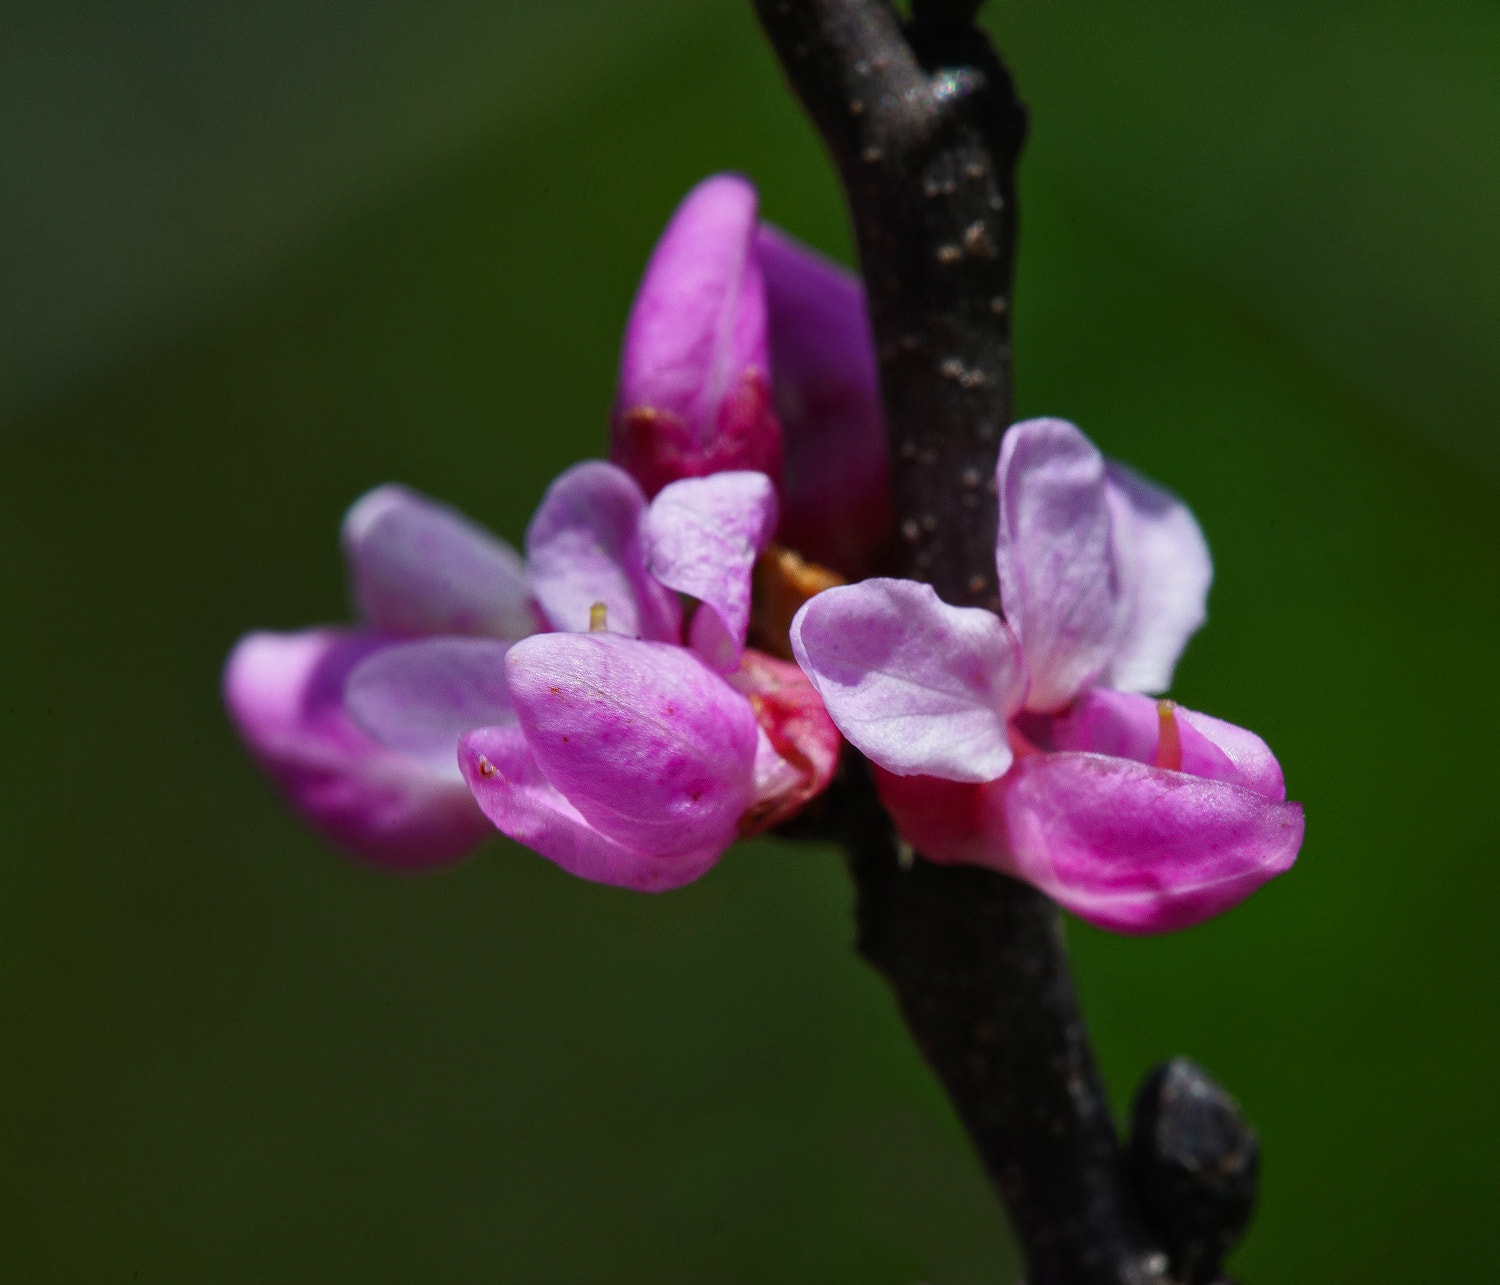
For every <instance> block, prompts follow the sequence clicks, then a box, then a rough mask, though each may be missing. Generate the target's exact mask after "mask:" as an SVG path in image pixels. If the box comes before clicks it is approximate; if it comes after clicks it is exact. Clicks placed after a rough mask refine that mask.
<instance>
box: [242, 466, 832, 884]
mask: <svg viewBox="0 0 1500 1285" xmlns="http://www.w3.org/2000/svg"><path fill="white" fill-rule="evenodd" d="M775 516H776V498H775V494H774V491H773V489H772V487H771V484H770V482H769V480H768V479H767V478H766V477H765V476H764V475H762V474H759V473H753V472H748V471H736V472H728V473H719V474H716V475H714V476H713V477H709V478H701V479H690V480H684V481H681V482H677V483H674V484H672V485H669V486H667V487H665V488H664V489H663V490H662V491H661V492H660V493H659V494H658V495H657V497H656V499H655V500H654V501H653V502H652V503H651V504H650V505H649V507H648V505H647V503H646V500H645V497H644V496H643V495H642V493H641V491H640V488H639V487H638V486H637V485H636V484H635V482H634V481H633V480H632V479H631V478H630V477H629V476H628V475H627V474H626V473H624V472H623V471H622V470H620V469H618V468H616V467H615V466H613V465H610V464H605V463H602V462H599V461H593V462H586V463H584V464H580V465H578V466H576V467H574V468H573V469H570V470H569V471H568V472H567V473H565V474H563V476H562V477H560V478H559V479H558V480H557V481H556V482H554V483H553V485H552V487H551V488H550V489H549V490H548V493H547V495H546V497H545V498H544V500H543V502H542V505H541V507H540V508H539V509H538V511H537V513H536V516H535V517H534V518H533V520H532V523H531V526H530V529H529V530H528V532H527V540H526V544H527V555H528V557H527V562H526V563H525V564H524V565H523V564H522V563H521V560H520V558H519V557H517V555H516V554H515V553H514V552H513V551H511V550H509V549H508V548H506V547H505V546H504V545H502V544H501V543H500V542H499V541H497V540H495V539H494V537H492V536H489V535H488V534H487V533H485V532H482V531H480V530H478V528H475V527H472V526H471V525H469V524H468V523H467V522H465V521H464V520H463V519H461V518H459V517H458V515H456V514H453V513H451V512H450V511H448V510H445V509H442V508H441V507H440V506H437V505H434V504H432V503H431V502H430V501H425V500H421V499H420V498H419V497H416V496H413V495H411V494H410V493H409V492H404V491H401V490H400V489H399V488H382V489H381V490H380V491H377V492H373V493H372V494H371V495H370V496H367V497H366V498H365V499H364V500H362V501H360V502H359V504H357V505H356V506H355V507H354V509H353V510H351V513H350V516H349V518H348V519H347V520H346V522H345V537H346V538H345V547H346V550H347V552H348V554H349V560H350V566H351V571H352V578H353V580H354V582H355V586H356V596H357V598H358V600H359V602H360V604H361V607H362V608H363V612H364V615H365V617H366V619H367V620H368V621H369V623H370V626H371V627H370V628H366V629H363V630H356V631H342V632H341V631H326V630H325V631H312V632H311V633H307V634H301V635H292V636H290V637H286V636H273V635H264V634H258V635H251V636H250V637H248V638H246V639H244V640H242V641H241V643H240V644H239V646H238V647H237V648H236V649H235V652H234V654H233V655H232V656H231V658H230V662H229V665H228V668H227V670H226V679H225V692H226V699H227V701H228V703H229V706H230V710H231V712H232V714H233V715H234V716H235V719H236V721H237V723H238V724H239V726H240V728H241V731H242V733H243V734H244V735H245V738H246V740H247V741H248V742H249V743H250V745H251V748H252V750H254V751H255V752H256V753H257V755H258V756H259V757H260V758H261V759H262V761H263V762H264V763H265V765H266V766H267V767H268V768H269V769H270V770H271V772H272V774H273V775H274V776H275V777H276V778H277V779H278V781H280V783H281V784H282V785H283V787H284V788H285V789H286V791H287V793H288V794H289V796H290V797H291V799H292V801H293V802H294V803H295V804H296V805H297V806H298V807H299V808H300V809H301V810H302V811H303V812H304V813H305V814H307V815H308V817H309V819H311V820H312V821H313V822H314V824H315V825H318V826H319V828H321V829H322V830H323V831H324V832H325V833H327V834H329V835H330V837H332V838H334V839H335V841H337V842H339V843H341V844H343V845H344V846H346V847H350V848H352V849H353V850H355V851H357V852H360V853H362V854H363V855H366V856H370V857H372V858H374V859H376V860H380V861H383V862H386V863H388V864H396V865H416V864H426V863H431V862H434V861H438V860H442V859H445V858H447V857H451V856H454V855H458V854H459V853H461V852H463V851H466V850H467V849H468V848H469V847H472V846H473V845H474V844H475V843H477V842H478V841H479V839H480V838H481V837H483V835H484V834H485V833H487V832H488V826H489V823H491V822H492V823H493V824H494V825H496V826H498V827H499V828H500V829H501V830H503V831H504V832H505V833H507V834H509V835H511V836H512V837H513V838H516V839H517V840H519V841H521V842H523V843H526V844H528V845H529V846H531V847H533V848H535V849H536V850H537V851H538V852H540V853H541V854H542V855H544V856H547V857H549V858H551V859H552V860H554V861H556V862H557V863H558V864H559V865H561V866H563V867H564V868H566V869H568V870H571V871H573V872H574V873H577V874H580V875H582V876H584V877H586V878H590V879H596V880H600V881H602V882H607V883H619V884H626V885H629V886H632V887H639V888H650V889H659V888H666V887H674V886H676V885H678V884H681V883H685V882H687V881H689V880H690V879H693V878H696V877H697V876H698V875H699V874H701V873H703V871H704V870H705V869H707V868H708V866H710V865H712V864H713V862H714V861H715V860H717V858H718V856H719V854H720V852H722V850H723V849H724V848H725V847H726V846H727V845H728V844H729V843H730V842H731V841H732V840H733V839H734V838H735V837H736V836H737V835H738V834H740V833H742V832H743V833H752V832H756V831H757V830H758V829H760V828H763V827H764V826H765V825H766V824H771V823H773V822H774V821H775V820H776V819H779V818H780V817H782V816H784V815H786V813H787V809H788V808H793V809H794V808H795V807H796V806H800V803H801V802H803V801H805V800H806V799H807V798H808V797H811V795H812V794H813V793H816V792H817V791H818V790H820V789H822V788H823V786H824V785H826V784H827V781H828V779H829V777H830V776H831V775H832V772H833V769H834V766H835V763H836V758H837V748H838V733H837V732H836V730H835V729H834V728H833V725H832V723H831V722H829V721H828V719H827V717H826V715H824V714H823V712H822V709H821V706H820V705H819V704H818V703H817V700H816V697H815V696H813V695H812V693H811V689H810V688H808V687H807V684H806V679H805V678H804V677H803V676H802V674H801V672H800V671H799V670H797V669H796V668H795V667H794V666H791V665H780V664H779V662H775V661H772V660H770V658H763V657H755V656H754V655H753V654H751V656H750V657H749V658H747V656H746V653H745V648H744V641H745V631H746V624H747V621H748V617H749V607H750V585H749V579H750V568H751V565H752V564H753V562H754V560H755V557H756V556H757V554H758V553H759V552H760V550H761V549H762V548H764V546H765V543H766V541H767V540H768V539H769V536H770V530H771V527H772V526H773V525H774V522H775ZM501 571H503V572H504V575H503V576H502V575H501V574H500V572H501ZM684 600H686V601H687V602H688V603H689V604H690V607H691V610H689V611H687V612H685V611H684V606H683V602H684ZM549 629H550V630H555V631H557V632H537V631H538V630H549ZM798 689H801V691H803V692H805V696H804V697H798V696H797V695H796V692H797V691H798ZM809 706H811V707H814V708H815V709H816V715H817V716H816V717H814V716H812V715H810V714H809ZM476 802H477V805H478V806H477V807H476V806H475V805H476Z"/></svg>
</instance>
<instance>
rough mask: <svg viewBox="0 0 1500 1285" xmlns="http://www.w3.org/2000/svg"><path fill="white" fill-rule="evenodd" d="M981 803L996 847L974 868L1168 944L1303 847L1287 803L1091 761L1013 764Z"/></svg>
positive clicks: (1043, 757) (1036, 758)
mask: <svg viewBox="0 0 1500 1285" xmlns="http://www.w3.org/2000/svg"><path fill="white" fill-rule="evenodd" d="M986 803H987V805H988V807H989V808H990V809H991V812H990V818H989V821H990V824H989V829H990V832H991V834H992V835H993V836H994V837H995V839H996V842H995V844H994V847H993V848H992V850H991V852H990V854H989V860H987V861H986V862H985V864H989V865H993V866H994V867H995V868H996V869H1000V870H1004V871H1005V872H1006V873H1008V874H1013V875H1015V876H1016V877H1018V878H1021V879H1025V880H1026V881H1027V882H1029V883H1031V884H1034V885H1035V886H1036V887H1038V888H1040V889H1041V890H1042V891H1043V892H1045V893H1047V895H1048V896H1050V897H1052V898H1053V900H1055V901H1057V902H1058V903H1059V904H1060V905H1062V906H1064V907H1066V908H1067V909H1068V910H1071V911H1072V912H1073V913H1074V914H1076V915H1078V916H1079V917H1080V918H1083V919H1086V920H1088V921H1089V922H1090V923H1093V924H1097V925H1098V926H1099V927H1101V928H1110V929H1113V930H1115V931H1117V932H1129V933H1151V932H1168V931H1171V930H1172V929H1176V928H1186V927H1189V926H1190V925H1192V924H1196V923H1200V922H1201V921H1203V920H1205V919H1208V918H1210V917H1212V916H1213V915H1217V914H1219V913H1221V912H1222V911H1225V910H1228V909H1229V908H1230V907H1231V906H1233V905H1236V904H1237V903H1238V902H1240V901H1243V900H1244V899H1245V898H1246V897H1248V896H1249V895H1250V894H1251V893H1252V892H1254V891H1255V889H1257V888H1258V887H1260V885H1261V884H1263V883H1265V882H1266V880H1268V879H1270V878H1271V877H1272V876H1273V875H1277V874H1280V873H1281V872H1282V871H1284V870H1287V869H1289V868H1290V867H1291V865H1292V863H1293V861H1295V860H1296V857H1297V850H1298V849H1299V848H1300V847H1301V845H1302V827H1303V822H1302V809H1301V807H1300V806H1299V805H1297V804H1295V803H1278V802H1274V801H1272V800H1270V799H1267V798H1266V797H1265V796H1264V795H1261V794H1257V793H1256V792H1255V791H1253V790H1250V789H1246V788H1245V787H1243V786H1239V785H1231V784H1228V783H1226V782H1223V781H1211V780H1204V779H1201V778H1198V777H1194V776H1188V775H1186V774H1184V773H1182V772H1169V771H1166V770H1164V769H1161V768H1154V767H1148V766H1146V765H1144V764H1141V763H1134V762H1131V761H1129V760H1126V759H1118V758H1106V757H1104V756H1103V755H1098V754H1071V753H1060V754H1039V755H1033V756H1030V757H1028V758H1025V759H1022V760H1020V761H1019V762H1017V764H1016V765H1015V767H1014V768H1013V769H1012V771H1011V772H1010V773H1008V774H1007V775H1006V777H1005V778H1004V779H1003V780H1002V781H1001V782H999V783H998V785H997V786H994V787H989V788H988V790H987V799H986ZM997 805H998V807H997Z"/></svg>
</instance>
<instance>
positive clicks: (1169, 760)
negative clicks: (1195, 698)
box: [1151, 700, 1182, 772]
mask: <svg viewBox="0 0 1500 1285" xmlns="http://www.w3.org/2000/svg"><path fill="white" fill-rule="evenodd" d="M1156 717H1157V719H1158V721H1159V725H1160V729H1161V730H1160V731H1159V732H1158V733H1157V737H1156V755H1155V757H1154V758H1152V760H1151V763H1152V766H1153V767H1164V768H1166V769H1167V771H1169V772H1180V771H1182V732H1181V730H1180V729H1179V728H1178V726H1177V705H1176V703H1175V702H1173V701H1167V700H1161V701H1157V702H1156Z"/></svg>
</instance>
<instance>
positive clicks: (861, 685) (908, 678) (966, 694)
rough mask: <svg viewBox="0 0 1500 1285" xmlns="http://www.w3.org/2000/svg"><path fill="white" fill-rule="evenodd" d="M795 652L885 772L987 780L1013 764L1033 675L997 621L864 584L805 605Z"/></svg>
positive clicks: (898, 585)
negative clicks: (1019, 716)
mask: <svg viewBox="0 0 1500 1285" xmlns="http://www.w3.org/2000/svg"><path fill="white" fill-rule="evenodd" d="M791 642H792V651H793V653H794V654H795V655H796V657H797V663H798V664H800V665H801V666H802V668H803V670H804V671H805V672H806V674H807V676H808V678H809V679H811V680H812V683H813V686H814V687H816V688H817V689H818V692H819V694H820V695H821V696H822V697H823V701H824V703H825V704H826V705H827V706H828V712H829V714H830V715H832V717H833V721H834V722H835V723H836V724H838V728H839V731H841V732H843V734H844V735H845V736H846V737H848V738H849V740H850V741H851V742H852V743H853V744H854V745H855V746H857V747H858V748H859V749H860V750H861V751H863V752H864V753H865V754H866V755H867V756H868V757H869V758H871V759H873V760H874V761H875V762H876V763H878V764H880V765H881V766H882V767H884V768H887V769H889V770H890V771H892V772H896V773H898V774H900V775H906V776H910V775H915V774H925V775H929V776H938V777H944V778H946V779H948V780H951V781H988V780H993V779H994V778H995V777H997V776H999V775H1000V774H1001V773H1002V772H1004V771H1005V769H1006V768H1007V767H1009V766H1010V762H1011V749H1010V741H1009V738H1008V736H1007V733H1006V720H1007V719H1008V718H1009V717H1010V715H1011V714H1013V713H1014V712H1015V711H1016V709H1017V708H1019V706H1020V703H1021V698H1022V696H1023V695H1024V693H1025V677H1024V671H1023V667H1022V664H1021V655H1020V648H1019V647H1018V645H1017V643H1016V640H1015V637H1014V635H1013V634H1012V633H1011V632H1010V630H1009V629H1008V628H1007V627H1006V626H1005V625H1004V624H1002V623H1001V621H1000V620H998V619H997V618H996V617H995V616H994V615H993V614H992V613H991V612H988V611H984V610H981V609H980V608H977V607H953V606H949V605H948V604H947V603H945V602H943V601H942V599H940V598H939V597H938V596H937V593H936V592H935V591H934V590H933V588H932V586H931V585H925V584H918V583H917V582H915V581H912V580H866V581H864V582H863V583H861V584H857V585H844V586H840V587H838V588H834V589H825V590H824V591H823V592H822V593H820V594H818V595H817V596H816V597H815V598H813V599H811V600H810V601H809V602H807V603H806V604H804V606H803V607H802V609H801V610H800V611H799V612H798V613H797V615H796V616H795V617H794V619H793V620H792V628H791Z"/></svg>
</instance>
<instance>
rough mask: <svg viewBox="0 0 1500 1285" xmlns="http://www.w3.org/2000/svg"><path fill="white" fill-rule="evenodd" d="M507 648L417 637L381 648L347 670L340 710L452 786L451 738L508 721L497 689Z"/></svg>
mask: <svg viewBox="0 0 1500 1285" xmlns="http://www.w3.org/2000/svg"><path fill="white" fill-rule="evenodd" d="M509 650H510V643H508V642H500V641H497V640H495V639H491V638H424V639H421V640H420V641H418V642H409V643H401V644H399V645H397V646H395V647H386V648H384V649H383V650H381V651H378V652H376V653H375V654H374V655H373V656H370V657H369V658H368V659H366V660H363V661H361V662H360V663H359V664H358V665H357V666H355V668H354V670H353V672H351V673H350V675H349V677H348V678H347V679H346V680H345V683H344V704H345V706H346V707H347V708H348V710H349V713H350V714H351V715H352V716H353V718H354V720H355V722H356V723H358V724H359V725H360V727H362V728H363V729H364V730H365V731H366V732H368V733H369V734H370V735H371V736H373V737H374V738H375V739H376V740H378V741H380V742H381V743H382V744H384V745H387V746H389V747H390V748H391V749H393V750H400V751H401V752H402V753H404V754H409V755H410V756H411V757H412V758H414V759H417V760H418V761H419V762H421V763H423V764H425V765H426V766H427V768H428V770H429V771H431V772H432V773H434V774H435V775H437V776H442V777H446V778H448V779H450V780H453V781H459V780H461V779H462V778H461V777H460V776H459V771H458V738H459V737H460V736H462V735H463V734H464V733H465V732H468V731H472V730H473V729H474V728H476V727H489V726H490V725H492V724H499V723H512V722H514V721H515V714H514V713H513V712H512V710H511V707H510V696H509V694H508V693H507V692H506V690H505V653H506V652H507V651H509Z"/></svg>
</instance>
